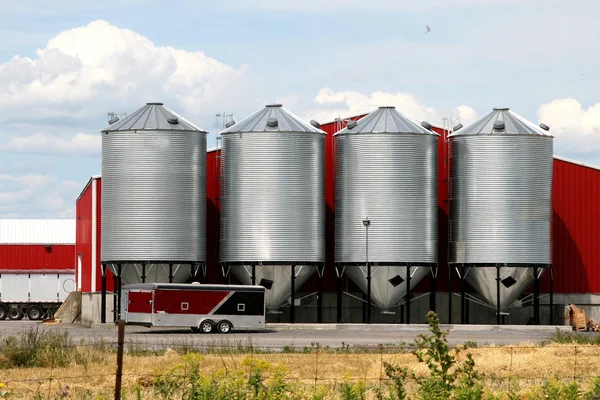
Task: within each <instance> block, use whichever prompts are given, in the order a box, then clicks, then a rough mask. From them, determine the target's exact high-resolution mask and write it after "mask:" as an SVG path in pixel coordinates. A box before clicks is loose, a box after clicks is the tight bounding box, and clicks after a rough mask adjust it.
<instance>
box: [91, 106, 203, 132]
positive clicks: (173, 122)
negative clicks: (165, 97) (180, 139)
mask: <svg viewBox="0 0 600 400" xmlns="http://www.w3.org/2000/svg"><path fill="white" fill-rule="evenodd" d="M119 131H177V132H182V131H184V132H185V131H189V132H204V133H206V131H205V130H204V129H201V128H199V127H197V126H196V125H194V124H193V123H191V122H190V121H188V120H186V119H185V118H183V117H181V116H180V115H178V114H177V113H175V112H174V111H172V110H170V109H169V108H167V107H165V105H164V104H163V103H146V105H145V106H143V107H142V108H140V109H139V110H137V111H135V112H134V113H133V114H130V115H128V116H126V117H125V118H123V119H120V120H118V121H116V122H114V123H112V124H110V125H108V126H107V127H106V128H104V129H102V132H103V133H106V132H119Z"/></svg>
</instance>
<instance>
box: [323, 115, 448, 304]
mask: <svg viewBox="0 0 600 400" xmlns="http://www.w3.org/2000/svg"><path fill="white" fill-rule="evenodd" d="M423 126H427V124H426V123H423ZM423 126H421V125H419V124H418V123H415V122H413V121H411V120H410V119H408V118H406V117H405V116H403V115H402V114H400V113H399V112H398V111H396V109H395V108H394V107H379V108H378V109H377V110H375V111H373V112H371V113H370V114H368V115H367V116H365V117H364V118H362V119H361V120H359V121H358V122H355V123H352V122H351V123H349V124H348V126H347V127H346V128H345V129H343V130H341V131H339V132H338V133H336V134H335V135H334V138H335V147H336V162H335V165H336V168H335V172H336V181H335V182H336V186H335V190H336V191H335V262H336V266H337V267H338V270H340V269H343V270H344V272H345V273H347V274H348V276H349V277H350V278H351V279H352V280H353V281H354V282H355V283H356V284H357V285H358V287H359V288H361V289H362V290H363V291H364V292H365V293H367V295H368V292H369V289H368V278H369V269H370V270H371V271H370V276H371V301H372V303H374V304H375V305H376V306H377V307H379V308H381V310H382V311H388V310H390V309H391V308H392V307H394V306H395V305H397V304H398V302H399V301H400V300H401V299H402V297H403V296H405V294H406V293H407V288H408V286H407V285H408V283H409V282H408V279H407V276H410V287H411V288H412V287H413V286H415V285H416V284H417V283H418V282H419V281H420V280H421V279H422V278H423V277H424V276H426V275H427V274H428V272H429V271H430V268H435V267H436V266H437V251H438V249H437V140H438V135H437V134H436V133H434V132H432V131H430V130H428V129H426V128H424V127H423ZM367 221H368V222H367ZM367 225H368V226H367ZM367 232H368V237H367ZM367 259H368V264H369V267H370V268H368V267H367ZM407 267H409V268H407ZM408 271H410V272H409V273H408V274H407V272H408Z"/></svg>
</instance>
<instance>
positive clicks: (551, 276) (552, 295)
mask: <svg viewBox="0 0 600 400" xmlns="http://www.w3.org/2000/svg"><path fill="white" fill-rule="evenodd" d="M550 325H554V274H553V273H552V267H550Z"/></svg>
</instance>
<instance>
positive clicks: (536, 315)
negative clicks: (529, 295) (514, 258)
mask: <svg viewBox="0 0 600 400" xmlns="http://www.w3.org/2000/svg"><path fill="white" fill-rule="evenodd" d="M533 324H534V325H539V324H540V277H539V275H538V267H537V266H535V267H533Z"/></svg>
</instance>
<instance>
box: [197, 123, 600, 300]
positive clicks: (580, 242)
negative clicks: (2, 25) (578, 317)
mask: <svg viewBox="0 0 600 400" xmlns="http://www.w3.org/2000/svg"><path fill="white" fill-rule="evenodd" d="M356 119H359V118H356ZM339 128H340V126H339V123H336V122H334V123H329V124H323V125H322V126H321V129H323V130H324V131H325V132H327V137H326V140H325V155H326V160H325V168H326V172H325V182H326V190H325V196H326V203H327V211H326V218H327V224H326V262H327V263H326V271H325V280H324V285H323V290H324V291H326V292H335V291H336V275H335V269H334V249H335V245H334V240H335V238H334V231H335V223H334V222H335V221H334V213H335V208H334V207H335V205H334V198H335V196H334V190H335V181H334V176H335V171H334V163H333V160H334V147H333V134H334V133H335V132H336V131H337V130H338V129H339ZM433 129H434V130H435V131H436V132H437V133H439V134H440V135H441V137H440V138H439V141H438V168H439V170H438V234H439V240H438V246H439V247H438V249H439V254H438V261H439V268H440V269H439V273H438V281H437V289H438V291H441V292H447V291H448V273H449V270H448V265H447V258H448V250H447V246H448V185H447V176H448V163H447V158H448V157H447V144H446V140H445V137H446V134H445V133H444V131H443V130H442V129H440V128H437V127H434V128H433ZM216 156H217V152H216V151H213V152H210V153H209V154H208V155H207V169H206V171H207V191H206V193H207V202H208V203H207V206H208V207H207V212H208V227H207V263H208V277H209V280H208V281H210V282H222V281H223V280H222V278H221V269H220V267H219V255H218V254H219V253H218V244H219V214H218V201H217V198H218V196H219V182H218V179H217V171H218V162H219V161H220V160H219V159H217V158H216ZM553 168H554V175H553V193H552V198H553V226H552V241H553V263H554V292H555V293H600V252H599V251H597V246H598V243H600V206H598V199H599V198H600V170H596V169H593V168H589V167H585V166H581V165H577V164H573V163H569V162H565V161H561V160H557V159H555V160H554V165H553ZM452 272H453V273H452V283H453V284H452V286H453V290H454V291H455V292H458V291H460V286H459V280H458V276H457V275H456V272H455V271H452ZM548 278H549V275H548V274H546V275H545V277H544V278H543V279H542V287H541V290H542V293H546V292H548V290H549V286H548ZM232 282H235V280H233V281H232ZM316 282H317V281H316V275H315V276H314V277H312V278H311V279H310V280H309V281H308V282H307V283H306V285H305V286H304V287H303V288H302V289H301V290H302V291H310V292H312V291H316V288H317V283H316ZM357 290H358V289H357ZM428 291H429V280H428V279H424V280H423V281H422V282H421V283H420V284H419V285H418V286H417V287H416V288H415V292H428Z"/></svg>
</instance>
